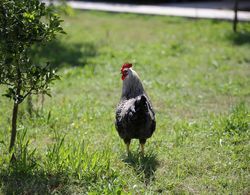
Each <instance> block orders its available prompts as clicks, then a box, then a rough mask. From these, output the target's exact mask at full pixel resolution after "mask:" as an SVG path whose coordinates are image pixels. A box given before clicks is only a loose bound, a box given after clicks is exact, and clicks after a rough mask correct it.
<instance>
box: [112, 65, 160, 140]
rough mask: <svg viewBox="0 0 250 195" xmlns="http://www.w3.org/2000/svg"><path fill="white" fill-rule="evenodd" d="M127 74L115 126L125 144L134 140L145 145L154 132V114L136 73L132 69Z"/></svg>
mask: <svg viewBox="0 0 250 195" xmlns="http://www.w3.org/2000/svg"><path fill="white" fill-rule="evenodd" d="M127 73H128V75H127V76H126V78H125V79H124V81H123V88H122V96H121V99H120V102H119V104H118V106H117V109H116V122H115V126H116V129H117V131H118V133H119V136H120V137H121V138H122V139H123V140H124V142H125V143H126V144H127V143H128V144H129V143H130V140H131V139H134V138H135V139H139V140H140V143H141V144H145V142H146V139H148V138H150V137H151V136H152V134H153V132H154V131H155V127H156V121H155V113H154V110H153V108H152V105H151V102H150V100H149V97H148V96H147V94H146V93H145V91H144V88H143V85H142V83H141V81H140V78H139V76H138V75H137V73H136V72H135V71H134V70H133V69H132V68H129V69H128V70H127Z"/></svg>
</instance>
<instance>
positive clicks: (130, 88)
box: [122, 69, 144, 99]
mask: <svg viewBox="0 0 250 195" xmlns="http://www.w3.org/2000/svg"><path fill="white" fill-rule="evenodd" d="M142 94H144V88H143V85H142V82H141V80H140V78H139V76H138V75H137V73H136V72H135V71H134V70H132V69H130V72H129V75H128V78H126V79H125V80H124V81H123V87H122V98H123V99H130V98H135V97H136V96H139V95H142Z"/></svg>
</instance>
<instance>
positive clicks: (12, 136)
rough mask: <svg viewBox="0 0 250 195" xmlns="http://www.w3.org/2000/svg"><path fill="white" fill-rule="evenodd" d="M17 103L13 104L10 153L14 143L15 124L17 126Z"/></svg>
mask: <svg viewBox="0 0 250 195" xmlns="http://www.w3.org/2000/svg"><path fill="white" fill-rule="evenodd" d="M17 113H18V103H16V102H14V106H13V111H12V126H11V138H10V147H9V151H10V152H11V151H12V149H13V147H14V145H15V141H16V124H17Z"/></svg>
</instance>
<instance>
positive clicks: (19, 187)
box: [0, 172, 69, 194]
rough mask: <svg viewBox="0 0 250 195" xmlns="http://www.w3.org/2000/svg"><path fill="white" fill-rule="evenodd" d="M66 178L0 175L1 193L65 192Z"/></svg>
mask: <svg viewBox="0 0 250 195" xmlns="http://www.w3.org/2000/svg"><path fill="white" fill-rule="evenodd" d="M68 180H69V179H68V177H67V176H66V175H64V174H60V173H56V174H49V175H48V174H45V173H43V172H35V173H8V172H4V173H0V181H1V182H0V184H1V191H2V192H3V193H4V194H51V193H56V192H63V191H65V190H66V189H65V186H67V185H65V184H66V183H68Z"/></svg>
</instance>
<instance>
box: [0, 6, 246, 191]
mask: <svg viewBox="0 0 250 195" xmlns="http://www.w3.org/2000/svg"><path fill="white" fill-rule="evenodd" d="M64 20H65V22H64V28H65V31H66V32H67V35H66V36H62V37H59V39H58V41H56V42H53V43H51V44H50V45H49V47H47V48H44V49H39V51H37V52H35V53H34V56H35V58H36V60H38V61H41V62H44V61H46V58H48V59H51V61H52V62H53V64H54V65H55V67H56V68H57V70H58V73H59V74H60V75H61V80H60V81H56V82H55V84H54V85H53V86H52V98H49V97H45V101H44V104H43V105H42V103H41V102H42V97H41V96H39V97H38V98H36V97H33V100H32V101H33V107H34V108H33V109H34V112H33V115H32V116H30V115H29V114H28V112H27V103H23V105H22V106H21V109H20V115H19V116H20V117H19V121H18V127H19V128H18V141H17V152H16V153H17V155H18V158H19V161H18V162H17V163H16V164H14V165H12V166H9V164H8V160H9V156H8V155H7V154H8V144H9V137H10V121H11V120H10V116H11V109H12V102H11V101H9V100H6V99H5V98H4V97H1V98H0V105H1V107H0V124H1V125H0V164H1V165H0V193H3V194H34V193H38V194H53V193H59V194H73V193H74V194H84V193H89V194H120V193H125V194H127V193H131V194H157V193H163V194H166V193H177V194H179V193H191V194H208V193H215V194H218V193H219V194H239V193H240V194H248V193H250V188H249V186H250V182H249V181H250V170H249V169H250V166H249V162H250V143H249V142H250V134H249V122H250V116H249V105H250V104H249V103H250V24H249V23H242V24H240V25H239V31H240V32H239V33H237V34H233V33H232V30H231V29H232V25H231V23H229V22H225V21H212V20H190V19H183V18H174V17H160V16H142V15H133V14H112V13H102V12H88V11H81V12H80V11H76V12H75V15H74V16H70V17H65V18H64ZM124 62H131V63H133V64H134V69H135V70H136V71H137V72H138V74H139V75H140V77H141V79H142V81H143V84H144V87H145V89H146V91H147V93H148V94H149V96H150V97H151V100H152V103H153V105H154V108H155V110H156V119H157V129H156V132H155V134H154V135H153V136H152V138H150V139H149V140H148V142H147V143H146V147H145V153H146V155H145V157H141V156H140V155H139V150H138V141H137V140H134V141H133V142H132V146H131V150H132V156H131V157H130V158H128V157H127V156H126V150H125V145H124V144H123V141H122V140H121V139H120V138H119V136H118V134H117V132H116V130H115V127H114V113H115V107H116V104H117V103H118V101H119V98H120V93H121V86H122V81H121V79H120V67H121V65H122V64H123V63H124ZM0 92H1V93H3V92H4V88H0Z"/></svg>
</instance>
